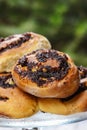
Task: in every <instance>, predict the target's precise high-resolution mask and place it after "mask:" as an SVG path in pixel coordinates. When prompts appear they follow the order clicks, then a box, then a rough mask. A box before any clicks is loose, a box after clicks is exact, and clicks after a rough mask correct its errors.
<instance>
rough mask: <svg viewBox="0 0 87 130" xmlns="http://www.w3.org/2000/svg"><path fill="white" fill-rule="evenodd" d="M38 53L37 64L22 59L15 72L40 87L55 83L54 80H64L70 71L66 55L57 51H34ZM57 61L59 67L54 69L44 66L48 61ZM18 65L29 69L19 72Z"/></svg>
mask: <svg viewBox="0 0 87 130" xmlns="http://www.w3.org/2000/svg"><path fill="white" fill-rule="evenodd" d="M34 53H36V55H35V56H36V59H37V62H33V61H30V62H29V61H28V59H27V57H26V56H24V57H22V58H21V59H20V60H19V61H18V64H17V66H16V67H15V68H14V70H15V71H16V72H17V73H18V74H19V75H20V76H21V77H27V78H29V79H30V80H32V81H33V82H35V83H37V84H38V86H42V85H44V84H45V83H49V82H53V81H54V80H61V79H63V78H64V77H65V76H66V74H67V73H68V70H69V65H68V63H67V57H66V55H63V56H61V55H60V54H58V53H57V52H56V51H55V50H48V51H41V52H40V51H39V52H38V51H34V52H33V53H32V54H34ZM49 59H51V60H56V61H57V62H58V63H59V66H56V67H52V66H51V65H42V63H45V62H46V61H47V60H49ZM18 65H21V66H22V67H25V66H26V67H27V70H21V69H20V70H19V68H18Z"/></svg>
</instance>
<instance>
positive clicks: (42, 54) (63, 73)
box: [12, 49, 79, 98]
mask: <svg viewBox="0 0 87 130" xmlns="http://www.w3.org/2000/svg"><path fill="white" fill-rule="evenodd" d="M12 76H13V79H14V81H15V83H16V84H17V86H18V87H20V88H21V89H22V90H24V91H26V92H28V93H30V94H32V95H35V96H37V97H43V98H46V97H54V98H55V97H57V98H65V97H68V96H70V95H72V94H73V93H75V91H76V90H77V89H78V87H79V72H78V69H77V67H76V66H75V64H74V63H73V61H72V60H71V58H70V57H69V56H68V55H67V54H64V53H63V52H59V51H56V50H48V49H41V50H37V51H34V52H32V53H29V54H27V55H25V56H23V57H22V58H20V59H19V60H18V62H17V63H16V65H15V66H14V68H13V70H12Z"/></svg>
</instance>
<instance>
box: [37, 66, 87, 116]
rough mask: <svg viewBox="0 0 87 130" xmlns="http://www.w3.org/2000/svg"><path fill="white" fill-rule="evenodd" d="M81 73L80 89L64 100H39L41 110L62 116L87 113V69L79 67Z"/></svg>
mask: <svg viewBox="0 0 87 130" xmlns="http://www.w3.org/2000/svg"><path fill="white" fill-rule="evenodd" d="M79 72H80V77H81V79H80V85H79V89H78V90H77V91H76V92H75V93H74V94H73V95H72V96H70V97H67V98H64V99H59V98H58V99H57V98H55V99H53V98H46V99H44V98H38V105H39V109H40V110H41V111H43V112H49V113H53V114H62V115H68V114H73V113H78V112H84V111H87V68H84V67H79ZM82 75H83V77H82Z"/></svg>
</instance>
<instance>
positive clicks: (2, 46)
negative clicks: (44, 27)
mask: <svg viewBox="0 0 87 130" xmlns="http://www.w3.org/2000/svg"><path fill="white" fill-rule="evenodd" d="M29 40H31V41H32V42H35V40H36V41H38V43H40V42H41V43H44V44H45V42H46V47H47V48H51V45H50V43H49V41H48V40H47V38H45V37H44V36H42V35H40V34H36V33H33V32H26V33H24V34H15V35H12V36H9V37H6V38H1V39H0V53H3V52H4V51H7V50H10V49H12V48H17V47H20V46H21V45H22V44H24V43H26V42H27V41H29ZM44 46H45V45H44Z"/></svg>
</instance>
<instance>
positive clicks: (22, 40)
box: [0, 32, 51, 72]
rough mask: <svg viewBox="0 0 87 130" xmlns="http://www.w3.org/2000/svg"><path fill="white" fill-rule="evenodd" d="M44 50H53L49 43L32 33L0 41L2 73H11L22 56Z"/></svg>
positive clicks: (42, 37)
mask: <svg viewBox="0 0 87 130" xmlns="http://www.w3.org/2000/svg"><path fill="white" fill-rule="evenodd" d="M42 48H47V49H49V48H51V45H50V43H49V41H48V40H47V39H46V38H45V37H44V36H42V35H39V34H35V33H32V32H27V33H24V34H16V35H12V36H9V37H7V38H2V39H0V72H4V71H7V72H10V71H11V70H12V67H13V66H14V64H15V63H16V61H17V60H18V59H19V58H20V57H21V56H23V55H24V54H27V53H29V52H32V51H34V50H37V49H42Z"/></svg>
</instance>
